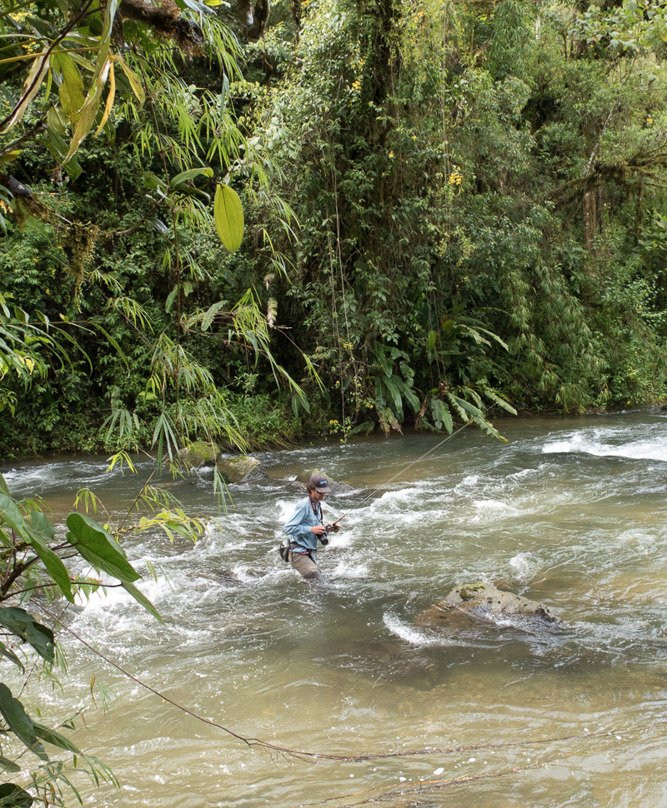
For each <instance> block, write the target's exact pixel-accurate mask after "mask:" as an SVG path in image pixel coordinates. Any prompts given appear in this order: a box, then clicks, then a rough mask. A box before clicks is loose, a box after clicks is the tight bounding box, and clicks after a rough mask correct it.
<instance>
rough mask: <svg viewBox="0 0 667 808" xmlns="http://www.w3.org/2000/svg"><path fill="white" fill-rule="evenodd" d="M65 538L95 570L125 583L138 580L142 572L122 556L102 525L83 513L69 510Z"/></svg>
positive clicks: (117, 545)
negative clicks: (67, 529)
mask: <svg viewBox="0 0 667 808" xmlns="http://www.w3.org/2000/svg"><path fill="white" fill-rule="evenodd" d="M67 527H68V528H69V532H68V533H67V536H66V538H67V541H68V542H69V543H70V544H72V545H73V546H74V547H75V548H76V550H77V551H78V553H79V554H80V555H81V556H83V558H85V559H86V561H88V562H90V563H91V564H92V565H93V566H94V567H95V569H97V570H103V571H104V572H106V573H108V574H109V575H112V576H113V577H114V578H117V579H118V580H119V581H122V582H124V583H126V582H128V581H129V582H132V581H138V580H139V579H140V578H141V575H139V573H138V572H137V571H136V570H135V569H134V567H133V566H132V565H131V564H130V562H129V561H128V560H127V559H126V558H125V554H124V553H123V551H122V550H121V548H120V545H119V544H118V543H117V542H116V541H114V539H113V537H112V536H111V534H110V533H108V532H107V531H106V530H105V529H104V528H103V527H102V526H101V525H99V524H98V523H97V522H95V521H94V520H93V519H91V518H90V517H88V516H85V514H82V513H70V515H69V516H68V517H67Z"/></svg>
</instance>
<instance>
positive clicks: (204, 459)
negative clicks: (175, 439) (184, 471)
mask: <svg viewBox="0 0 667 808" xmlns="http://www.w3.org/2000/svg"><path fill="white" fill-rule="evenodd" d="M219 454H220V448H219V446H218V445H217V444H215V443H211V442H209V441H205V440H196V441H193V442H192V443H190V444H188V446H185V447H184V448H183V449H181V451H180V452H179V455H180V458H181V460H183V461H185V462H186V463H187V464H188V465H190V466H194V467H198V466H215V461H216V458H217V457H218V455H219Z"/></svg>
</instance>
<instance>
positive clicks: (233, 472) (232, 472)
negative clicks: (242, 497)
mask: <svg viewBox="0 0 667 808" xmlns="http://www.w3.org/2000/svg"><path fill="white" fill-rule="evenodd" d="M215 465H216V466H217V467H218V471H219V472H220V474H222V476H223V477H224V478H225V480H226V481H227V482H228V483H241V482H243V480H245V479H246V478H247V477H248V476H250V475H251V474H252V473H253V472H254V471H257V470H258V469H259V466H260V462H259V460H258V459H257V458H256V457H252V455H236V456H234V457H219V458H218V459H217V461H216V464H215Z"/></svg>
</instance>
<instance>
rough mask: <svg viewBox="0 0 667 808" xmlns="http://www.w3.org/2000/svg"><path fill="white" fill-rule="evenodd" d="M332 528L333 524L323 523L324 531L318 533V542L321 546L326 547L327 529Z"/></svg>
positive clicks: (327, 539) (327, 542)
mask: <svg viewBox="0 0 667 808" xmlns="http://www.w3.org/2000/svg"><path fill="white" fill-rule="evenodd" d="M330 530H333V525H325V526H324V533H320V543H321V544H322V546H323V547H326V546H327V544H329V531H330Z"/></svg>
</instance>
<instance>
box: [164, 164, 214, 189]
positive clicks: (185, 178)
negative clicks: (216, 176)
mask: <svg viewBox="0 0 667 808" xmlns="http://www.w3.org/2000/svg"><path fill="white" fill-rule="evenodd" d="M202 176H204V177H212V176H213V169H212V168H209V167H208V166H207V167H206V168H190V169H188V170H187V171H181V173H180V174H177V175H176V176H175V177H173V178H172V180H171V182H170V183H169V184H170V185H171V187H172V188H178V186H179V185H182V184H183V183H184V182H189V181H190V180H193V179H195V177H202Z"/></svg>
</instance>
